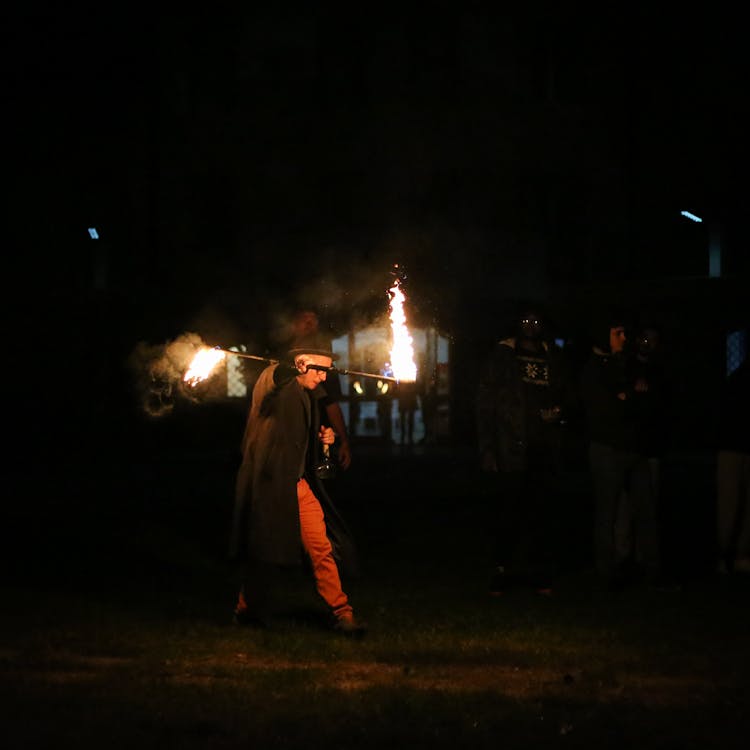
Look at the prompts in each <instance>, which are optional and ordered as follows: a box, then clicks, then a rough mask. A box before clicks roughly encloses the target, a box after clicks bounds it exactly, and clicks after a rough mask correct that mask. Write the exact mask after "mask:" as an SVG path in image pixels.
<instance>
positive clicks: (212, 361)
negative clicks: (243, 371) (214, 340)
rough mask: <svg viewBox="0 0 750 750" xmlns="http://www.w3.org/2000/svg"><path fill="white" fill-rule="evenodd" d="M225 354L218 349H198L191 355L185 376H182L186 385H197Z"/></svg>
mask: <svg viewBox="0 0 750 750" xmlns="http://www.w3.org/2000/svg"><path fill="white" fill-rule="evenodd" d="M226 356H227V355H226V354H225V353H224V352H223V351H221V350H220V349H200V350H199V351H198V353H197V354H196V355H195V356H194V357H193V361H192V362H191V363H190V367H188V369H187V372H186V373H185V376H184V377H183V378H182V379H183V380H184V381H185V382H186V383H187V384H188V385H197V384H198V383H200V382H201V381H203V380H205V379H206V378H207V377H208V376H209V375H210V374H211V372H212V371H213V369H214V367H216V365H218V364H219V362H221V361H222V360H223V359H224V358H225V357H226Z"/></svg>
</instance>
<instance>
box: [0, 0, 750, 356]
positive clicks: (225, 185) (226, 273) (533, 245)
mask: <svg viewBox="0 0 750 750" xmlns="http://www.w3.org/2000/svg"><path fill="white" fill-rule="evenodd" d="M316 6H318V7H312V8H307V9H305V10H302V11H296V12H291V11H284V10H281V9H279V10H267V9H253V8H252V7H251V6H247V5H246V4H238V6H237V7H236V8H235V9H234V10H231V11H229V12H226V11H224V12H219V11H210V12H207V11H200V10H196V11H188V10H182V11H181V12H180V13H177V14H174V13H172V14H168V13H166V12H162V13H161V15H159V11H156V10H152V11H150V12H149V13H140V12H136V11H135V10H133V9H132V8H124V9H121V10H114V9H112V8H109V7H107V6H105V5H101V4H100V5H98V6H91V7H89V8H87V9H85V10H84V9H83V7H82V6H76V8H77V10H71V9H70V8H63V7H60V8H56V9H54V10H50V9H49V8H47V7H45V6H44V5H36V6H34V7H31V8H26V9H24V10H16V11H15V12H14V14H12V15H13V17H12V20H11V23H10V25H9V26H10V28H12V29H13V30H14V34H13V40H14V43H13V44H11V46H10V50H11V58H12V70H13V73H14V75H13V79H12V81H11V87H10V91H11V97H12V100H13V101H14V105H15V106H14V107H13V108H12V109H11V111H14V112H15V113H17V114H18V115H19V117H18V118H17V119H16V123H17V125H18V128H17V132H16V133H15V136H16V137H15V138H14V144H15V146H14V149H13V151H14V154H12V155H14V156H17V157H20V158H19V164H20V167H21V169H20V173H19V178H18V181H17V185H16V188H15V190H14V197H16V198H17V199H20V200H19V217H20V223H21V224H22V225H23V226H25V227H32V228H33V236H32V240H33V242H34V244H35V245H36V247H35V250H34V252H33V254H32V255H30V256H29V257H31V258H33V262H32V271H33V274H32V276H31V277H30V282H29V287H31V288H34V289H37V290H39V289H47V288H49V291H50V294H51V296H52V297H53V299H54V303H55V304H56V305H60V306H65V305H66V304H67V303H68V302H72V304H73V306H74V307H76V310H77V311H78V313H80V309H79V308H80V306H81V305H84V307H85V305H86V304H88V302H89V301H92V300H93V302H94V304H96V305H99V304H101V300H102V299H104V300H105V304H107V305H109V306H110V307H121V308H122V310H123V313H122V319H121V322H120V324H121V326H122V329H123V332H122V337H123V339H125V342H124V345H126V344H127V341H129V340H130V339H131V338H138V337H145V338H151V339H156V340H160V339H164V338H169V337H171V336H176V335H178V334H179V333H181V332H182V331H184V330H186V329H188V328H189V327H191V326H199V327H200V325H201V322H202V321H205V320H207V319H211V320H212V321H213V322H212V323H205V330H206V331H207V332H210V330H211V327H212V326H214V328H216V327H222V326H223V327H224V329H225V330H228V329H234V330H235V331H236V333H237V335H238V336H240V337H241V336H243V335H245V334H246V333H247V332H249V331H251V330H252V329H253V328H254V327H255V328H257V327H258V326H257V323H258V321H267V320H268V316H269V315H270V314H272V311H274V310H275V309H276V308H277V307H278V306H279V305H283V304H286V303H288V302H289V301H291V300H297V299H308V298H310V297H311V296H316V295H317V296H320V295H323V296H325V300H326V302H327V303H328V304H329V309H330V311H331V316H332V318H334V319H335V320H336V321H337V322H338V323H340V325H342V326H345V325H346V324H347V323H348V322H349V319H350V318H351V316H352V315H353V314H354V312H355V311H356V310H358V309H360V308H366V307H367V306H368V305H371V304H372V297H373V295H374V296H375V297H377V298H378V299H380V298H381V290H383V291H384V289H385V284H386V283H387V281H388V271H389V269H390V265H391V263H394V262H399V263H401V264H402V265H405V266H406V268H407V269H408V271H409V284H410V285H411V289H410V292H411V299H412V301H413V303H414V306H415V310H414V315H415V316H417V317H418V316H422V318H424V319H425V320H434V321H436V322H437V323H438V324H440V325H441V326H445V327H447V328H449V329H452V330H454V331H459V332H460V330H462V329H463V330H464V331H465V330H466V329H467V328H471V327H474V328H476V327H477V326H479V327H481V326H485V327H486V328H487V330H488V331H489V330H491V329H492V328H493V326H495V325H496V323H497V321H496V320H494V319H493V318H492V317H491V316H488V315H487V310H488V309H491V308H492V307H493V306H496V305H497V303H498V300H503V299H506V298H508V299H510V298H513V297H515V296H520V295H529V296H542V297H544V296H550V295H554V294H558V295H559V294H560V293H564V292H565V290H571V289H577V288H579V287H581V286H582V285H583V286H586V285H589V286H591V285H594V286H595V285H596V284H599V283H605V282H606V283H612V282H613V281H617V280H621V281H633V280H643V279H655V278H657V279H658V278H660V279H666V278H670V277H692V276H700V275H704V274H705V269H706V257H705V255H706V247H707V229H706V227H696V226H695V225H692V224H690V223H689V222H687V221H686V220H684V219H682V218H680V217H679V211H680V210H681V209H683V208H687V209H689V210H692V211H694V212H695V213H698V214H703V215H705V216H706V217H707V219H711V221H712V222H713V223H715V224H716V225H717V226H720V227H721V230H722V238H723V242H724V246H725V253H726V265H727V267H728V268H729V270H730V271H733V272H736V273H740V274H746V273H747V261H746V260H745V259H744V258H745V256H746V255H747V253H746V252H745V248H746V246H747V230H746V229H745V228H744V226H743V221H742V220H743V219H744V216H743V210H744V201H743V199H742V197H741V196H740V195H739V194H738V190H739V188H740V187H741V186H742V180H741V179H740V178H741V177H742V175H743V174H744V168H745V164H746V147H745V143H744V139H745V133H746V132H747V111H746V110H747V101H746V83H745V69H746V66H745V60H744V53H743V51H742V38H741V33H742V24H740V23H739V20H738V19H737V18H736V17H734V16H733V15H732V14H728V15H722V14H721V12H720V11H718V10H713V9H712V10H710V11H706V10H705V9H704V10H703V11H702V13H701V15H698V16H691V15H689V14H687V13H685V14H682V15H677V14H675V13H674V11H670V12H667V11H664V12H663V13H661V14H660V13H659V12H658V11H654V10H653V9H649V10H648V11H645V10H643V11H639V10H633V9H632V8H628V9H627V10H622V9H618V10H613V9H610V10H606V9H598V10H591V9H590V8H587V9H586V11H585V12H584V11H583V10H581V11H579V12H575V11H571V10H570V9H569V8H568V7H562V6H560V7H556V8H555V9H551V10H546V11H544V12H542V11H539V10H538V9H536V8H535V9H533V10H523V9H518V8H515V9H513V10H512V11H508V10H507V9H502V10H501V9H493V10H488V9H487V8H485V7H484V5H483V4H479V3H476V4H475V3H468V4H465V5H463V6H462V7H461V8H460V9H459V8H456V9H454V10H451V11H431V12H429V13H427V12H425V10H424V8H423V7H419V8H418V6H417V5H414V6H413V7H412V5H410V4H408V3H407V4H405V5H403V6H402V7H401V8H400V9H399V10H394V11H386V10H382V11H372V12H369V11H368V12H367V13H364V12H356V13H355V12H352V13H351V14H349V15H347V14H346V13H344V14H342V13H341V12H340V11H338V12H333V11H332V10H331V11H327V10H324V9H322V8H325V6H324V5H323V4H316ZM417 8H418V9H417ZM91 224H95V225H96V226H97V227H98V228H99V230H100V232H101V234H102V237H103V239H102V241H101V243H100V244H99V245H98V246H96V247H94V246H93V245H92V243H91V242H90V241H89V240H88V238H87V237H86V234H85V228H86V227H87V226H89V225H91ZM28 238H29V237H28V234H27V239H28ZM104 272H106V273H104ZM103 273H104V275H102V274H103ZM97 279H99V280H100V281H102V280H103V281H102V283H101V284H100V285H99V286H98V287H97ZM561 290H562V292H561ZM83 314H84V315H86V312H85V310H84V312H83Z"/></svg>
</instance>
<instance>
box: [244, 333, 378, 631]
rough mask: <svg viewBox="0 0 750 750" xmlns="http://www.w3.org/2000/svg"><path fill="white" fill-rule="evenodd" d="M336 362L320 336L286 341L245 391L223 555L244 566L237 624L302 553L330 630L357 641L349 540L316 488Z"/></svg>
mask: <svg viewBox="0 0 750 750" xmlns="http://www.w3.org/2000/svg"><path fill="white" fill-rule="evenodd" d="M335 359H337V355H335V354H334V353H333V351H332V350H331V348H330V344H329V342H328V341H327V340H326V339H325V338H324V337H322V336H321V335H320V334H310V335H309V336H307V337H306V338H304V339H301V340H298V341H296V342H295V344H294V348H293V349H291V350H290V351H289V352H288V354H287V356H286V357H285V358H284V360H282V361H281V362H279V363H273V364H271V365H270V366H268V367H266V369H265V370H263V372H262V373H261V374H260V376H259V377H258V380H257V382H256V384H255V387H254V388H253V394H252V404H251V407H250V413H249V415H248V420H247V425H246V429H245V435H244V438H243V442H242V463H241V465H240V468H239V471H238V474H237V480H236V495H235V510H234V519H233V527H232V539H231V553H232V555H233V557H234V558H235V559H237V560H239V561H241V562H243V563H244V565H245V571H244V575H243V581H242V585H241V588H240V592H239V596H238V601H237V605H236V608H235V622H237V623H238V624H262V623H263V621H264V616H265V615H266V614H267V611H266V608H267V606H268V600H269V595H270V576H271V575H272V572H273V570H272V569H273V567H274V566H288V565H295V564H298V563H300V562H302V560H303V557H302V553H303V552H304V554H306V555H307V557H308V558H309V560H310V563H311V566H312V572H313V575H314V578H315V586H316V589H317V592H318V594H319V595H320V596H321V598H322V599H323V601H324V602H325V604H326V606H327V608H328V609H329V612H330V614H331V620H332V627H333V629H334V630H336V631H337V632H339V633H342V634H344V635H351V636H359V635H362V634H363V633H364V630H365V629H364V626H363V625H362V624H361V623H360V622H359V621H357V620H356V619H355V617H354V614H353V610H352V606H351V604H350V603H349V597H348V596H347V594H346V593H345V592H344V590H343V588H342V583H341V573H342V572H343V570H344V569H346V570H347V572H351V573H353V572H355V568H356V560H355V553H354V547H353V544H352V541H351V535H350V533H349V531H348V529H347V526H346V524H345V523H344V521H343V519H342V518H341V517H340V515H339V514H338V513H337V512H336V509H335V507H334V506H333V504H332V502H331V500H330V498H329V497H328V495H327V493H326V491H325V488H324V487H323V483H322V482H321V481H320V476H319V475H320V474H321V472H320V471H319V470H316V469H319V463H320V462H319V461H318V456H319V455H320V452H321V451H320V446H321V445H322V446H323V447H324V448H327V446H330V445H332V444H333V443H334V441H335V439H336V435H335V433H334V431H333V429H332V428H331V427H324V426H321V425H320V419H319V405H318V401H319V400H320V398H321V397H323V396H324V395H325V393H324V391H323V389H322V388H321V387H320V386H321V384H322V383H323V382H325V380H326V375H327V369H328V368H330V367H331V365H332V363H333V361H334V360H335Z"/></svg>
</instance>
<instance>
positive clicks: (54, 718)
mask: <svg viewBox="0 0 750 750" xmlns="http://www.w3.org/2000/svg"><path fill="white" fill-rule="evenodd" d="M359 463H360V466H359V467H356V468H355V467H354V466H353V468H352V469H351V470H350V473H349V475H347V476H346V477H345V478H341V479H337V480H335V481H336V482H339V484H338V485H334V490H333V491H332V494H334V493H335V495H336V496H337V497H340V498H341V502H340V506H341V507H342V510H343V512H344V514H345V515H347V517H348V518H350V520H351V523H352V527H353V529H354V531H355V534H356V536H357V540H358V543H359V546H360V551H361V553H362V558H363V573H362V575H361V577H360V578H358V579H357V580H355V581H351V582H348V586H347V587H348V589H349V593H350V594H351V597H352V601H353V603H354V605H355V609H356V611H357V614H358V615H359V616H360V617H361V618H363V619H364V620H365V621H366V622H367V624H368V626H369V629H368V633H367V635H366V637H365V638H364V639H363V640H361V641H352V640H347V639H345V638H342V637H340V636H336V635H334V634H332V633H331V632H329V631H328V630H327V629H326V627H325V626H324V625H325V620H324V612H323V610H322V608H321V605H320V603H319V601H318V600H317V599H316V597H315V595H314V593H313V591H312V589H311V585H310V581H309V579H308V577H307V575H306V573H305V571H304V570H303V569H300V570H290V571H283V572H280V574H279V588H278V595H277V598H276V601H275V609H274V616H273V618H272V622H271V627H270V628H269V629H267V630H255V629H248V628H238V627H236V626H234V625H233V624H232V623H231V617H230V615H231V608H232V604H233V597H234V585H235V571H234V570H233V568H232V567H231V566H230V565H229V564H228V563H227V562H226V560H225V559H224V557H223V553H222V551H223V548H222V544H223V531H224V522H225V521H226V520H227V519H226V518H225V517H224V516H223V513H224V511H225V510H226V493H227V492H228V491H229V490H230V489H231V480H232V477H231V476H229V475H228V473H227V472H226V471H224V469H225V468H226V467H225V466H218V467H217V466H216V465H214V464H213V463H210V462H208V463H206V464H205V465H201V463H200V462H197V463H193V464H191V465H190V467H189V476H190V479H189V481H183V482H182V483H180V484H179V485H177V484H174V483H172V482H171V481H170V480H171V479H173V478H174V477H175V476H176V473H177V472H178V470H180V471H182V470H185V469H186V467H185V466H183V465H179V466H178V465H176V464H172V465H170V464H168V463H167V464H166V465H160V466H159V467H154V466H152V467H150V468H148V469H143V470H142V471H141V473H140V474H138V476H137V477H135V478H131V479H130V480H129V484H128V488H127V492H126V493H123V494H127V495H128V498H129V500H130V503H129V504H127V503H125V498H124V497H122V498H121V499H120V500H118V501H117V502H115V503H112V504H110V505H106V504H104V503H100V504H99V505H97V504H96V502H95V501H94V500H89V499H87V500H86V501H85V508H86V510H87V511H88V518H87V522H86V525H85V528H82V527H81V525H80V523H78V521H80V518H81V515H80V511H81V510H82V507H77V509H76V514H74V515H73V516H71V515H70V514H69V513H66V512H64V511H63V510H62V509H60V508H58V509H56V510H53V511H50V510H49V509H47V516H46V518H47V521H46V522H45V523H43V524H41V525H39V526H38V527H37V528H36V530H35V534H36V535H37V539H38V540H39V541H40V544H41V546H42V548H43V549H44V550H45V553H44V554H37V555H34V554H31V553H30V552H29V551H28V549H27V546H26V544H25V542H27V541H28V537H27V538H26V539H24V540H22V541H18V542H17V543H16V544H15V545H11V547H10V549H11V550H12V551H13V560H14V561H15V568H14V569H13V570H12V571H11V570H7V569H6V573H7V575H6V576H5V580H6V582H7V583H6V585H4V591H3V605H4V606H3V608H2V634H3V638H2V644H1V645H0V691H2V706H3V719H2V722H3V727H2V737H3V741H2V742H3V746H4V747H5V748H9V749H14V748H51V747H69V746H74V745H75V746H76V747H79V748H80V747H97V748H101V747H107V748H112V747H116V748H151V747H154V748H157V747H159V748H171V747H174V748H181V749H182V750H190V749H191V748H271V747H281V748H306V749H308V750H309V748H310V747H327V748H339V747H340V748H352V747H353V748H387V747H388V746H389V745H395V744H398V745H399V746H401V745H403V746H405V747H419V748H443V747H445V748H449V747H450V748H455V747H470V748H499V747H506V748H509V747H513V748H515V747H530V748H546V747H550V748H551V747H556V748H557V747H571V748H594V747H596V748H602V747H606V748H613V747H614V748H640V749H642V750H651V749H652V748H653V749H656V748H659V749H661V748H664V749H666V748H696V750H697V749H698V748H701V749H703V748H706V747H716V748H740V747H743V748H744V747H746V743H747V738H748V737H750V679H749V678H748V674H749V672H748V667H749V666H750V658H749V657H750V618H749V617H748V615H749V614H750V583H748V582H747V581H743V580H734V579H721V580H717V579H714V578H713V577H711V576H710V575H707V574H706V575H701V574H700V573H696V574H691V575H690V576H688V577H687V578H686V579H685V580H684V581H682V587H681V589H679V590H669V591H657V590H651V589H647V588H634V589H631V590H626V591H622V592H619V593H614V592H608V591H606V590H604V589H603V588H602V587H600V586H599V585H598V582H597V581H596V580H595V579H594V578H593V577H592V575H591V574H590V572H589V571H588V567H587V565H586V564H585V563H586V553H585V545H586V534H585V533H579V534H578V535H576V534H575V533H572V532H574V531H575V530H576V529H578V530H579V532H580V531H581V528H582V527H581V526H580V525H578V526H576V525H575V524H573V525H572V528H565V527H562V526H561V537H562V536H566V537H567V545H566V549H568V551H569V558H568V564H567V566H565V568H564V571H563V573H562V575H561V577H560V580H559V581H558V583H557V586H556V587H555V589H554V593H553V595H552V596H548V597H545V596H539V595H537V594H535V593H534V592H532V591H526V590H517V591H510V592H508V593H507V594H506V595H504V596H502V597H498V598H491V597H489V596H488V595H487V591H486V584H487V581H488V578H487V559H486V546H485V542H484V536H483V529H482V520H481V519H482V505H483V503H485V502H486V498H483V497H482V494H481V489H480V486H479V485H478V484H477V482H476V480H475V478H473V477H472V475H471V474H470V473H468V472H466V471H465V470H464V467H462V466H458V465H451V464H450V462H449V461H448V462H446V460H445V459H444V458H443V459H441V460H433V461H426V460H422V461H414V460H411V461H410V460H405V459H400V458H398V457H390V458H380V459H377V460H375V459H373V460H372V461H368V459H367V458H366V457H363V456H360V457H359ZM365 464H367V465H365ZM156 479H159V481H156ZM133 493H139V494H137V497H136V495H135V494H133ZM574 497H575V493H574V492H573V493H571V501H572V498H574ZM581 508H582V509H585V502H582V504H581ZM30 514H31V511H28V513H26V515H25V516H24V519H25V520H27V521H28V520H30V519H29V515H30ZM15 520H16V521H18V520H19V517H16V518H15ZM19 527H20V524H19ZM580 547H583V548H584V549H579V548H580Z"/></svg>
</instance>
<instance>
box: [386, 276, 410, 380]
mask: <svg viewBox="0 0 750 750" xmlns="http://www.w3.org/2000/svg"><path fill="white" fill-rule="evenodd" d="M389 293H390V297H391V313H390V315H391V333H392V336H393V349H391V366H392V368H393V375H394V377H395V378H396V379H397V380H404V381H407V382H414V381H415V380H416V379H417V366H416V365H415V364H414V346H413V344H412V337H411V334H410V333H409V329H408V328H407V327H406V313H405V312H404V301H405V300H406V297H405V295H404V293H403V291H402V289H401V286H400V281H399V280H398V279H396V281H395V283H394V284H393V286H392V287H391V288H390V290H389Z"/></svg>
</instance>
